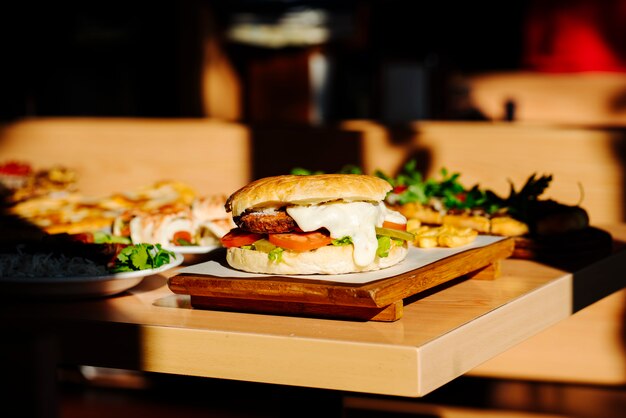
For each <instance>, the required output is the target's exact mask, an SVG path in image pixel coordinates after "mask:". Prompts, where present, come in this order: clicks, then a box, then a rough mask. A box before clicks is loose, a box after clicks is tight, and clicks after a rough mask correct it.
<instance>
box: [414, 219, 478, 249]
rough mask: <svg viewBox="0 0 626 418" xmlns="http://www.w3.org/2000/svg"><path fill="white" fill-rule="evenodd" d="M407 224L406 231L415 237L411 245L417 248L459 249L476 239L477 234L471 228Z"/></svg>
mask: <svg viewBox="0 0 626 418" xmlns="http://www.w3.org/2000/svg"><path fill="white" fill-rule="evenodd" d="M415 225H419V224H416V223H410V220H409V223H407V231H409V232H411V233H413V234H414V235H415V239H414V240H413V245H415V246H416V247H419V248H435V247H459V246H461V245H465V244H469V243H471V242H472V241H474V240H475V239H476V237H477V236H478V232H477V231H475V230H473V229H471V228H456V227H453V226H450V225H444V226H437V227H429V226H425V225H419V226H417V227H415Z"/></svg>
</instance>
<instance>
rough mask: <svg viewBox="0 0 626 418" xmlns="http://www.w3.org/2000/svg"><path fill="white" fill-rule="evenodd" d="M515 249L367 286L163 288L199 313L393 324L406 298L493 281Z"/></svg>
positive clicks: (253, 280)
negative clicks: (470, 281) (456, 283)
mask: <svg viewBox="0 0 626 418" xmlns="http://www.w3.org/2000/svg"><path fill="white" fill-rule="evenodd" d="M514 244H515V242H514V240H513V239H511V238H505V239H501V240H498V241H495V242H493V243H491V244H488V245H485V246H482V247H478V248H469V249H467V250H466V251H460V252H457V253H455V254H453V255H451V256H448V257H445V258H442V259H439V260H437V261H435V262H432V263H429V264H427V265H425V266H422V267H420V268H417V269H415V270H411V271H407V272H404V273H402V274H398V275H393V276H390V277H385V278H382V279H379V280H375V281H372V282H367V283H357V284H355V283H344V282H332V281H327V280H315V279H311V278H298V277H295V276H289V277H281V276H271V275H263V276H262V277H247V278H242V277H217V276H212V275H206V274H197V273H185V272H181V273H179V274H177V275H175V276H173V277H171V278H170V279H169V280H168V286H169V288H170V289H171V290H172V292H174V293H177V294H184V295H189V296H190V297H191V305H192V306H193V307H194V308H199V309H214V310H231V311H237V312H254V313H271V314H282V315H297V316H314V317H325V318H334V319H353V320H373V321H396V320H398V319H400V318H401V317H402V311H403V306H404V300H405V299H406V298H409V297H412V296H415V295H417V294H418V293H421V292H424V291H425V290H428V289H431V288H434V287H435V286H439V285H442V284H444V283H446V282H450V281H451V280H455V279H459V278H462V277H474V278H489V279H492V278H495V277H497V275H498V274H499V264H500V261H501V260H502V259H505V258H507V257H509V256H511V254H512V253H513V250H514ZM224 254H225V253H224V251H217V252H216V253H215V254H214V257H215V258H216V259H222V260H223V259H224V256H225V255H224ZM409 256H410V254H409ZM354 274H360V273H354Z"/></svg>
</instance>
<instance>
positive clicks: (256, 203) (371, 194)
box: [225, 174, 392, 216]
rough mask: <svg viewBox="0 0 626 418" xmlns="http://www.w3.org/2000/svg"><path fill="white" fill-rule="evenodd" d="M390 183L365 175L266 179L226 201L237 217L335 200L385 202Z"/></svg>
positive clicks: (320, 175)
mask: <svg viewBox="0 0 626 418" xmlns="http://www.w3.org/2000/svg"><path fill="white" fill-rule="evenodd" d="M391 188H392V187H391V184H389V182H387V181H385V180H383V179H381V178H378V177H375V176H369V175H364V174H317V175H310V176H298V175H284V176H274V177H265V178H262V179H259V180H256V181H254V182H252V183H250V184H248V185H247V186H244V187H243V188H241V189H239V190H237V191H236V192H235V193H233V194H232V195H231V196H230V197H229V198H228V200H227V201H226V204H225V207H226V210H227V211H229V212H230V211H232V213H233V216H239V215H241V214H242V213H243V212H244V211H245V210H247V209H258V208H265V207H280V206H284V205H286V204H292V205H311V204H319V203H324V202H329V201H333V200H343V201H347V202H353V201H372V202H380V201H382V200H383V199H384V198H385V196H386V195H387V193H388V192H389V191H390V190H391Z"/></svg>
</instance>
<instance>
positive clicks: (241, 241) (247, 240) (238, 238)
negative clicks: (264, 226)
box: [221, 228, 263, 248]
mask: <svg viewBox="0 0 626 418" xmlns="http://www.w3.org/2000/svg"><path fill="white" fill-rule="evenodd" d="M261 238H263V235H261V234H255V233H253V232H248V231H244V230H243V229H240V228H235V229H231V230H230V232H228V233H227V234H226V235H224V236H223V237H222V239H221V241H222V245H223V246H224V247H226V248H231V247H242V246H244V245H251V244H254V242H255V241H258V240H260V239H261Z"/></svg>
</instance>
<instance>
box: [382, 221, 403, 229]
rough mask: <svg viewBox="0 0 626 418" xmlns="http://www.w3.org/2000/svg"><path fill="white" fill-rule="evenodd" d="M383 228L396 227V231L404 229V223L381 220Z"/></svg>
mask: <svg viewBox="0 0 626 418" xmlns="http://www.w3.org/2000/svg"><path fill="white" fill-rule="evenodd" d="M383 228H388V229H397V230H398V231H406V224H397V223H395V222H389V221H385V222H383Z"/></svg>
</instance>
